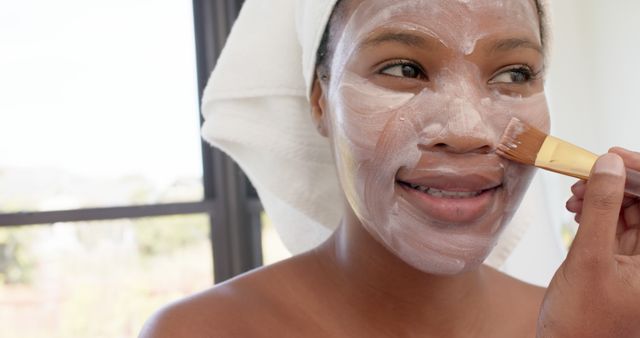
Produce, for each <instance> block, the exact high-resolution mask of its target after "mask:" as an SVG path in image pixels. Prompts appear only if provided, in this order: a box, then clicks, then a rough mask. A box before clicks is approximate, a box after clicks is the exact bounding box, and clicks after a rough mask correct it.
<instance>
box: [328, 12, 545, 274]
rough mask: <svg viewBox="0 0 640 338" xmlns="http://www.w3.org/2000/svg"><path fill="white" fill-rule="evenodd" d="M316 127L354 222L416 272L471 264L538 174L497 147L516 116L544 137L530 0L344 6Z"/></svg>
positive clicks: (482, 253)
mask: <svg viewBox="0 0 640 338" xmlns="http://www.w3.org/2000/svg"><path fill="white" fill-rule="evenodd" d="M344 9H345V10H346V11H347V12H348V15H347V16H346V19H345V21H344V22H342V24H341V25H340V26H341V28H340V33H341V34H339V35H336V36H337V38H336V40H334V43H335V44H334V46H335V47H334V49H333V50H334V54H333V59H332V63H331V66H330V67H331V77H330V80H329V81H327V82H326V83H323V85H322V89H323V93H324V98H323V99H321V100H322V102H321V103H320V106H322V107H323V108H324V109H323V112H324V114H323V117H322V123H324V124H325V127H326V129H327V131H328V133H329V135H330V138H331V143H332V147H333V151H334V155H335V159H336V163H337V170H338V174H339V177H340V181H341V184H342V187H343V189H344V192H345V195H346V197H347V200H348V202H349V205H350V206H351V208H352V209H353V211H354V213H355V214H356V216H357V217H358V219H359V220H360V221H361V222H362V224H363V226H364V227H365V228H366V229H367V230H368V232H369V233H370V234H371V235H372V236H373V237H374V238H376V239H377V240H378V241H379V242H381V243H382V244H383V245H384V246H385V247H386V248H387V249H388V250H390V251H391V252H393V253H394V254H396V255H397V256H398V257H400V258H401V259H402V260H403V261H405V262H407V263H408V264H410V265H412V266H414V267H415V268H417V269H420V270H422V271H425V272H428V273H435V274H456V273H460V272H463V271H467V270H470V269H473V268H476V267H477V266H478V265H479V264H481V263H482V262H483V261H484V259H485V258H486V256H487V255H488V254H489V252H490V251H491V249H492V248H493V247H494V246H495V244H496V242H497V238H498V236H499V234H500V233H501V231H502V229H503V228H504V226H505V225H506V224H507V223H508V222H509V220H510V219H511V216H512V215H513V213H514V212H515V211H516V208H517V206H518V204H519V203H520V200H521V198H522V197H523V195H524V192H525V190H526V188H527V186H528V184H529V181H530V179H531V177H532V174H533V171H532V169H531V168H530V167H525V166H522V165H518V164H515V163H512V162H508V161H506V160H504V159H502V158H500V157H498V156H497V155H496V153H495V149H496V146H497V144H498V143H499V141H500V138H501V135H502V133H503V131H504V129H505V127H506V125H507V123H508V122H509V120H510V119H511V118H512V117H518V118H519V119H521V120H523V121H525V122H528V123H529V124H531V125H533V126H535V127H537V128H539V129H541V130H544V131H548V129H549V114H548V108H547V103H546V99H545V94H544V90H543V81H542V79H541V76H542V71H543V68H544V57H543V54H542V47H541V41H540V27H539V18H538V14H537V10H536V6H535V3H534V2H533V0H510V1H500V0H457V1H456V0H407V1H395V0H352V1H349V2H348V4H347V6H346V7H344Z"/></svg>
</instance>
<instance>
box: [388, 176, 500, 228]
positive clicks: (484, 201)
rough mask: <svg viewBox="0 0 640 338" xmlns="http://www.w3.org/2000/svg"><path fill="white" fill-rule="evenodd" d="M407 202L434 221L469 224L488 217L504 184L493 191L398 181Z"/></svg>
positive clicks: (495, 187)
mask: <svg viewBox="0 0 640 338" xmlns="http://www.w3.org/2000/svg"><path fill="white" fill-rule="evenodd" d="M396 185H397V186H398V187H399V188H400V189H399V190H398V193H399V194H400V195H401V196H402V198H403V199H404V200H406V201H407V202H409V204H411V205H413V206H414V207H415V208H417V209H418V210H420V211H422V212H423V213H424V214H425V215H426V216H428V217H429V218H431V219H434V220H438V221H441V222H443V223H447V224H469V223H473V222H474V221H476V220H478V219H480V218H481V217H483V216H484V215H485V214H487V213H488V212H489V211H490V210H491V209H492V208H493V206H494V205H495V203H497V201H498V200H499V199H497V196H498V194H497V193H498V192H499V191H500V190H501V188H502V184H498V185H493V186H491V187H489V188H477V187H475V188H473V187H466V188H463V187H455V188H447V189H443V188H440V189H438V188H433V187H429V186H426V185H420V184H415V183H408V182H404V181H396Z"/></svg>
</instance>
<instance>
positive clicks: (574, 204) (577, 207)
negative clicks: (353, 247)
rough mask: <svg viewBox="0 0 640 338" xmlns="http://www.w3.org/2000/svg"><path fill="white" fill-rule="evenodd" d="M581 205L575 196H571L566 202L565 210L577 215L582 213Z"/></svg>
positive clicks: (580, 200)
mask: <svg viewBox="0 0 640 338" xmlns="http://www.w3.org/2000/svg"><path fill="white" fill-rule="evenodd" d="M582 203H583V200H582V199H580V198H578V197H576V196H571V198H570V199H569V200H568V201H567V204H566V208H567V210H569V211H570V212H573V213H579V212H581V211H582Z"/></svg>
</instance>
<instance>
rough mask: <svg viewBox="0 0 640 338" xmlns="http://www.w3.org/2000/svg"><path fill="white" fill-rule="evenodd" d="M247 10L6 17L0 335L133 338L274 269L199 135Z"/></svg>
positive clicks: (220, 164) (50, 5) (165, 7)
mask: <svg viewBox="0 0 640 338" xmlns="http://www.w3.org/2000/svg"><path fill="white" fill-rule="evenodd" d="M241 4H242V1H240V0H225V1H208V0H194V1H193V2H192V3H189V2H184V1H149V0H126V1H125V0H115V1H104V0H93V1H80V0H59V1H55V2H50V1H44V0H26V1H20V2H7V3H2V4H0V45H1V46H2V49H3V53H0V73H1V74H3V76H2V77H0V91H1V92H2V93H3V94H2V95H0V154H1V156H0V284H1V285H2V287H0V322H2V323H4V324H3V329H2V336H5V335H6V336H29V337H65V338H66V337H114V336H135V335H136V334H137V332H138V331H139V330H140V327H141V325H142V323H143V322H144V320H145V319H146V318H148V316H149V315H150V314H151V313H152V312H153V311H154V310H156V309H158V308H159V307H160V306H161V305H163V304H166V303H167V302H169V301H171V300H174V299H177V298H180V297H182V296H184V295H187V294H191V293H193V292H195V291H198V290H202V289H205V288H206V287H207V286H209V285H211V284H213V282H214V281H215V282H220V281H223V280H225V279H228V278H230V277H232V276H234V275H236V274H238V273H241V272H244V271H247V270H249V269H251V268H254V267H256V266H259V265H261V264H262V251H261V241H260V238H261V237H260V229H261V220H260V215H261V210H262V209H261V206H260V203H259V201H258V200H257V195H256V194H255V191H253V189H252V188H251V187H250V184H249V183H248V181H247V180H246V178H245V177H244V176H243V175H242V173H241V172H240V170H239V168H238V167H237V166H236V165H235V164H234V163H233V162H232V161H231V160H230V159H228V158H227V157H226V156H224V154H222V153H221V152H219V151H217V150H215V149H211V148H210V147H208V146H206V145H202V143H201V140H200V136H199V123H200V120H199V112H198V106H199V105H198V102H199V95H198V94H199V93H200V92H201V91H202V89H203V88H204V84H205V83H206V80H207V78H208V75H209V73H210V71H211V69H212V67H213V65H214V64H215V59H216V58H217V55H218V53H219V51H220V50H221V49H222V46H223V44H224V42H225V37H226V35H227V34H228V31H229V28H230V27H231V24H232V22H233V19H234V18H235V16H236V15H237V13H238V11H239V9H240V6H241ZM194 27H195V30H194ZM194 32H195V33H194ZM194 42H195V43H194ZM231 196H234V197H233V198H231ZM212 254H213V255H212ZM34 321H36V322H38V323H39V325H37V326H36V325H33V324H32V323H33V322H34Z"/></svg>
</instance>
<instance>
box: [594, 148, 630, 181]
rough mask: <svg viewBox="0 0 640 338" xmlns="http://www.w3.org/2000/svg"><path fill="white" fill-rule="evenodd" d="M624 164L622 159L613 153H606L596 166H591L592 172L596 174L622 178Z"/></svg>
mask: <svg viewBox="0 0 640 338" xmlns="http://www.w3.org/2000/svg"><path fill="white" fill-rule="evenodd" d="M624 170H625V169H624V162H622V158H621V157H620V156H618V155H617V154H614V153H608V154H605V155H602V156H600V158H599V159H598V161H596V164H595V165H594V166H593V172H594V173H596V174H610V175H615V176H624Z"/></svg>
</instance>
